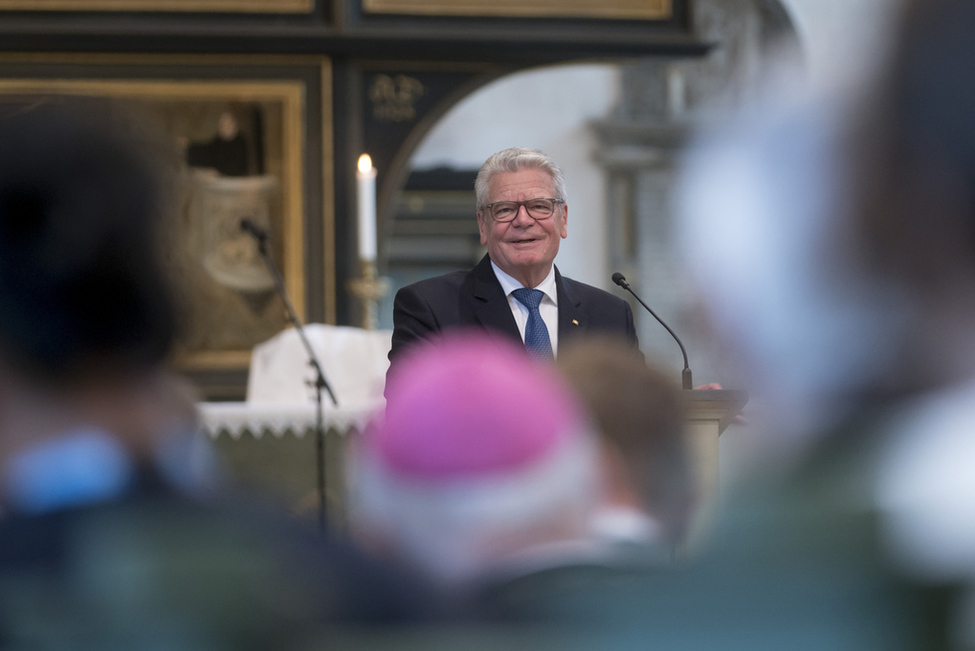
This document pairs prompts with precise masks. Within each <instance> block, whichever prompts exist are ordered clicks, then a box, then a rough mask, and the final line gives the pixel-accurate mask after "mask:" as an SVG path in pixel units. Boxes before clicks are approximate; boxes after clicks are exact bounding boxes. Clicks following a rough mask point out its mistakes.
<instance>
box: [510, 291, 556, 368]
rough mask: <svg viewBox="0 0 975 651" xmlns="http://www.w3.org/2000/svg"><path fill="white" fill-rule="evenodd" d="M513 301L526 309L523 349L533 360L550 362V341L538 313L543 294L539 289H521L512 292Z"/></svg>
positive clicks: (551, 356)
mask: <svg viewBox="0 0 975 651" xmlns="http://www.w3.org/2000/svg"><path fill="white" fill-rule="evenodd" d="M512 294H514V296H515V299H517V301H518V302H519V303H521V304H522V305H524V306H525V307H526V308H528V324H527V325H526V326H525V348H527V349H528V353H529V354H530V355H531V356H532V357H534V358H535V359H542V360H551V359H553V358H554V357H555V356H554V355H553V354H552V341H551V340H550V339H549V338H548V328H546V327H545V322H544V321H542V315H541V314H540V313H539V311H538V306H539V304H540V303H541V302H542V297H543V296H545V294H544V293H543V292H542V291H541V290H540V289H528V288H527V287H522V288H520V289H516V290H515V291H513V292H512Z"/></svg>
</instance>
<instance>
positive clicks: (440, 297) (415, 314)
mask: <svg viewBox="0 0 975 651" xmlns="http://www.w3.org/2000/svg"><path fill="white" fill-rule="evenodd" d="M555 285H556V288H557V291H558V297H559V300H558V303H559V345H560V346H561V345H562V344H563V343H565V342H567V341H569V340H571V339H572V338H573V337H577V336H580V335H585V334H587V333H589V334H591V333H594V332H604V333H611V334H615V335H619V336H622V337H626V338H627V339H629V340H630V341H632V342H633V344H634V346H636V344H637V337H636V328H635V327H634V325H633V311H632V310H631V309H630V305H629V303H627V302H626V301H624V300H623V299H621V298H619V297H618V296H614V295H612V294H610V293H609V292H606V291H603V290H601V289H597V288H596V287H592V286H591V285H586V284H584V283H580V282H578V281H575V280H572V279H570V278H565V277H563V276H562V274H560V273H559V270H558V268H556V269H555ZM464 327H474V328H477V327H479V328H483V329H485V330H490V331H493V332H498V333H501V334H503V335H505V336H508V337H511V338H512V339H513V340H514V341H517V342H519V343H521V341H522V339H521V334H520V333H519V332H518V325H517V324H516V323H515V317H514V316H513V315H512V314H511V308H510V307H509V305H508V299H507V297H506V296H505V295H504V291H503V290H502V289H501V283H499V282H498V278H497V276H495V275H494V270H493V269H492V268H491V260H490V258H489V257H488V256H486V255H485V256H484V257H483V258H482V259H481V261H480V262H479V263H478V264H477V266H475V267H474V268H473V269H471V270H470V271H456V272H453V273H449V274H446V275H443V276H437V277H436V278H428V279H426V280H421V281H419V282H417V283H413V284H412V285H408V286H406V287H403V288H402V289H400V290H399V291H398V292H397V293H396V298H395V300H394V301H393V341H392V348H391V349H390V351H389V359H390V361H391V362H392V361H393V360H394V359H395V358H396V357H397V356H398V355H399V354H400V353H401V352H402V351H403V350H404V349H405V348H407V347H409V346H410V345H411V344H413V343H415V342H418V341H422V340H424V339H428V338H429V337H430V336H432V335H434V334H436V333H438V332H442V331H444V330H448V329H451V328H464Z"/></svg>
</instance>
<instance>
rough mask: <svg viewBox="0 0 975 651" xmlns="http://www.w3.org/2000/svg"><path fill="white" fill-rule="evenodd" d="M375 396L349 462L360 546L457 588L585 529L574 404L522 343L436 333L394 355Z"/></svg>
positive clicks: (586, 461)
mask: <svg viewBox="0 0 975 651" xmlns="http://www.w3.org/2000/svg"><path fill="white" fill-rule="evenodd" d="M386 396H387V407H386V413H385V418H384V419H382V420H381V421H379V422H377V423H375V424H374V426H373V427H371V428H369V429H368V430H367V431H365V432H364V433H363V435H362V437H361V441H360V446H359V448H358V449H357V450H356V455H355V456H354V457H353V460H352V467H351V468H350V476H351V487H350V493H351V506H350V510H351V519H352V522H353V528H354V529H355V530H356V531H357V533H358V534H359V535H360V536H362V538H363V540H364V541H365V542H366V544H369V545H372V546H373V547H374V548H379V549H381V550H382V551H385V552H386V553H388V554H390V555H392V556H393V557H398V558H400V559H401V560H405V561H407V562H409V563H412V564H414V565H416V566H418V567H419V568H420V569H422V570H423V571H425V572H427V573H429V574H430V575H432V576H433V577H434V578H435V579H436V580H437V581H439V582H440V583H441V584H442V585H443V586H445V587H447V588H461V587H464V585H465V583H467V582H470V581H476V580H477V579H480V578H487V577H488V576H489V575H490V574H491V572H493V571H495V570H499V569H501V568H503V567H504V566H505V564H506V563H508V562H511V561H513V560H514V559H517V558H518V557H519V556H520V555H522V554H524V553H526V552H527V551H529V550H530V549H531V548H532V547H534V546H538V545H544V544H546V543H553V542H559V541H565V540H572V539H578V538H581V537H584V536H585V535H586V526H587V519H588V517H589V515H590V512H591V510H592V508H593V506H594V504H595V502H596V499H597V491H598V485H597V483H598V482H597V472H596V464H597V462H596V456H595V455H596V453H595V447H594V444H593V441H592V440H591V438H590V432H589V430H588V428H587V426H586V420H585V418H584V416H583V410H582V409H580V408H579V406H578V405H577V404H576V403H575V401H574V398H573V396H572V394H571V390H570V389H569V388H568V387H567V386H565V385H564V384H563V382H562V380H561V378H560V377H559V376H558V375H557V374H556V373H555V372H554V370H552V369H550V368H548V367H544V366H541V365H538V364H534V363H532V362H531V360H530V359H529V358H528V356H527V355H526V354H525V351H524V349H522V348H521V347H519V346H515V345H514V344H512V343H510V342H508V341H505V340H501V339H498V338H495V337H492V336H490V335H485V334H482V333H457V334H453V335H448V336H445V337H444V338H443V339H441V340H439V341H437V342H433V343H430V344H426V345H423V346H419V347H417V348H416V349H415V350H414V351H412V352H411V353H410V355H409V356H408V357H404V358H403V360H402V361H401V362H400V363H398V365H397V367H396V371H395V373H394V374H393V375H391V376H390V378H389V384H388V386H387V389H386Z"/></svg>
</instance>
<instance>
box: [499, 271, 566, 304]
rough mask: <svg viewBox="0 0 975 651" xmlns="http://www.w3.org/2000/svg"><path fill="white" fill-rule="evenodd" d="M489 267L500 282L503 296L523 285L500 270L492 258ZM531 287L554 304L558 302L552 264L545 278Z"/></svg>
mask: <svg viewBox="0 0 975 651" xmlns="http://www.w3.org/2000/svg"><path fill="white" fill-rule="evenodd" d="M491 268H492V269H494V275H495V276H497V278H498V282H499V283H501V290H502V291H503V292H504V295H505V296H511V292H513V291H515V290H516V289H521V288H522V287H524V285H522V284H521V283H520V282H518V281H517V280H515V279H514V278H512V277H511V276H509V275H508V274H506V273H505V272H504V271H502V270H501V267H499V266H498V265H496V264H495V263H494V260H491ZM531 289H538V290H541V292H542V293H544V294H545V296H547V297H548V298H549V300H551V301H552V302H553V303H554V304H555V305H558V304H559V298H558V290H557V289H556V285H555V265H554V264H553V265H552V268H551V269H549V270H548V275H547V276H545V280H543V281H542V282H540V283H538V285H537V286H535V287H534V288H531Z"/></svg>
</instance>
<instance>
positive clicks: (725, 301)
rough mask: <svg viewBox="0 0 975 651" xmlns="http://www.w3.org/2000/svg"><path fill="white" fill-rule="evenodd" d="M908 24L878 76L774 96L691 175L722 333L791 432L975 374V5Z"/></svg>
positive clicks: (944, 0)
mask: <svg viewBox="0 0 975 651" xmlns="http://www.w3.org/2000/svg"><path fill="white" fill-rule="evenodd" d="M900 24H901V27H900V32H899V33H898V34H897V38H895V39H894V41H893V43H894V47H893V50H892V52H891V53H890V56H888V57H887V58H886V59H884V60H882V66H881V68H880V69H879V70H877V69H875V70H873V73H875V74H874V76H873V77H871V78H867V79H861V80H860V83H859V85H858V86H856V87H853V88H847V87H844V88H842V89H839V90H841V91H842V92H836V91H837V89H835V88H830V89H827V91H828V92H823V91H822V90H820V91H819V92H818V93H815V94H810V95H801V96H796V95H790V96H779V95H777V96H775V97H773V98H772V99H771V100H769V101H766V102H765V103H764V104H763V105H762V106H761V107H760V109H758V110H757V111H753V112H751V113H748V114H745V115H742V116H738V118H737V120H736V121H735V122H734V123H733V124H732V125H725V126H724V127H723V128H721V129H718V130H715V131H713V132H710V133H706V134H703V135H702V136H701V137H700V138H699V139H698V141H697V144H696V146H694V147H692V150H691V152H690V154H689V156H688V157H687V158H686V159H685V164H684V166H683V168H682V172H681V174H680V183H679V185H680V190H679V192H678V195H679V197H680V198H679V204H678V205H679V212H680V214H681V217H682V220H681V223H680V226H681V231H682V233H681V235H682V237H681V240H682V243H683V247H684V250H685V252H686V253H687V254H688V258H689V267H690V268H691V269H693V270H694V273H696V274H697V276H698V278H697V281H698V282H697V285H698V286H699V287H700V288H702V293H703V294H704V300H705V303H706V304H707V306H708V308H709V310H710V312H711V315H712V316H713V321H714V324H715V331H716V333H717V335H718V336H720V337H723V338H724V339H725V348H726V349H728V350H733V351H734V354H735V355H737V356H738V358H739V359H738V361H739V362H740V363H741V365H742V366H743V367H744V368H745V369H746V371H747V372H749V373H750V374H751V377H750V382H749V384H748V386H749V390H750V391H751V393H752V395H753V397H754V398H755V399H756V401H759V400H763V399H764V400H767V401H768V403H769V404H772V405H775V406H776V407H777V408H778V409H779V410H780V411H781V412H782V419H783V420H784V421H785V422H786V424H787V426H788V425H790V424H802V426H805V427H807V428H808V429H813V430H821V429H824V428H826V427H828V426H829V424H830V422H831V421H835V420H836V419H837V418H838V417H841V416H842V415H843V414H845V413H849V412H850V411H851V410H856V409H858V408H860V407H862V406H863V405H869V404H873V403H876V402H878V401H884V400H887V399H889V398H891V397H896V396H902V395H905V394H907V393H916V392H919V391H925V390H928V389H930V388H932V387H936V386H938V385H940V384H944V383H946V382H953V381H957V380H958V379H959V378H962V377H969V376H971V375H972V374H973V372H975V347H973V346H972V345H971V333H972V332H973V328H975V303H973V302H972V301H971V300H970V298H969V297H970V296H971V294H972V292H973V291H975V219H973V215H975V122H973V121H972V119H971V115H972V114H973V111H975V41H973V40H972V39H971V38H970V37H969V35H970V32H971V28H972V26H973V25H975V5H973V4H972V3H971V2H966V1H965V0H932V1H927V0H925V1H918V2H912V3H910V4H909V5H908V7H907V11H906V12H905V14H904V16H903V17H902V20H901V23H900ZM777 425H778V424H777ZM780 431H781V429H780Z"/></svg>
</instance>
